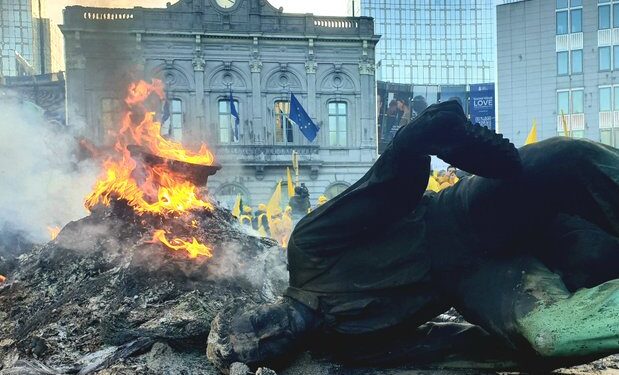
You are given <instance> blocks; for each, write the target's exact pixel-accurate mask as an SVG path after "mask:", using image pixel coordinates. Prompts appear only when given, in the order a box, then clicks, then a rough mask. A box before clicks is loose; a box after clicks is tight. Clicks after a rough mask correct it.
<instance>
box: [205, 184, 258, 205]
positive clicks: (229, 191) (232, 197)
mask: <svg viewBox="0 0 619 375" xmlns="http://www.w3.org/2000/svg"><path fill="white" fill-rule="evenodd" d="M239 194H240V195H241V199H242V200H243V205H250V204H251V196H250V195H249V192H248V191H247V189H245V188H244V187H243V186H241V185H239V184H233V183H227V184H223V185H221V186H219V187H218V188H217V190H216V192H215V194H214V195H215V199H216V200H217V201H218V202H219V203H220V204H221V205H222V206H223V207H225V208H228V209H230V210H231V209H232V207H234V202H235V201H236V197H237V196H238V195H239Z"/></svg>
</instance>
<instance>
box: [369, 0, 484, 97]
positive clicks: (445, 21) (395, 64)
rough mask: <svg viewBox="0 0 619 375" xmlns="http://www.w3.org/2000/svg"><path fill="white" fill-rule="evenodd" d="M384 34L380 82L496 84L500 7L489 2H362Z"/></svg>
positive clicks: (380, 46)
mask: <svg viewBox="0 0 619 375" xmlns="http://www.w3.org/2000/svg"><path fill="white" fill-rule="evenodd" d="M360 7H361V15H362V16H368V17H373V18H374V31H375V33H376V34H379V35H381V38H380V41H379V42H378V44H377V46H376V61H377V63H378V67H377V72H376V77H377V79H378V80H381V81H388V82H394V83H406V84H419V85H437V84H440V85H452V84H453V85H458V84H470V83H481V82H492V81H493V80H494V79H495V53H494V52H495V45H496V35H495V33H494V31H493V30H494V24H495V12H496V7H495V5H494V4H493V1H491V0H483V1H477V2H473V3H471V2H470V1H468V0H449V1H445V0H441V1H430V0H406V1H404V0H380V1H377V0H367V1H364V0H361V1H360Z"/></svg>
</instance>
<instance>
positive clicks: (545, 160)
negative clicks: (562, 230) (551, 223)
mask: <svg viewBox="0 0 619 375" xmlns="http://www.w3.org/2000/svg"><path fill="white" fill-rule="evenodd" d="M521 156H522V161H523V165H524V169H525V174H526V177H525V178H526V179H527V181H528V182H529V183H530V185H531V186H532V187H533V188H534V189H536V190H534V193H535V194H537V195H538V199H539V201H540V203H542V204H544V205H545V207H546V209H550V210H551V212H554V213H566V214H571V215H577V216H580V217H582V218H583V219H585V220H587V221H589V222H592V223H594V224H596V225H598V226H599V227H601V228H602V229H604V230H605V231H607V232H608V233H610V234H612V235H614V236H618V237H619V150H618V149H616V148H613V147H610V146H606V145H603V144H600V143H596V142H592V141H588V140H581V139H579V140H575V139H569V138H562V137H557V138H551V139H548V140H546V141H543V142H539V143H537V144H533V145H530V146H526V147H524V148H522V149H521Z"/></svg>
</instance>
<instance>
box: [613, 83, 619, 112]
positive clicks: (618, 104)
mask: <svg viewBox="0 0 619 375" xmlns="http://www.w3.org/2000/svg"><path fill="white" fill-rule="evenodd" d="M613 94H614V95H613V108H614V110H615V111H619V86H615V87H614V88H613Z"/></svg>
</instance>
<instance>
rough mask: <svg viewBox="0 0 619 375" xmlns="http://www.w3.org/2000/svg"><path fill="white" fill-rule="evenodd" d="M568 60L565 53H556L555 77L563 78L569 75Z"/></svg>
mask: <svg viewBox="0 0 619 375" xmlns="http://www.w3.org/2000/svg"><path fill="white" fill-rule="evenodd" d="M568 60H569V59H568V52H567V51H562V52H557V75H560V76H564V75H568V74H569V73H570V72H569V62H568Z"/></svg>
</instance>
